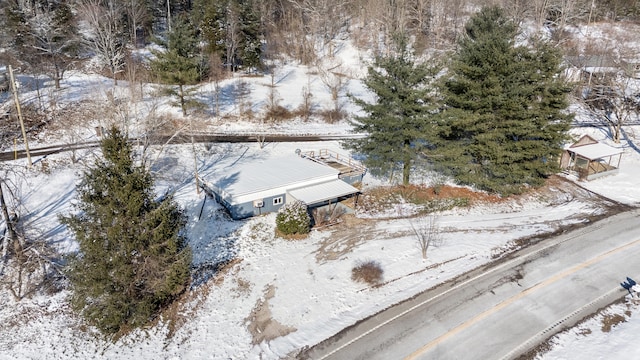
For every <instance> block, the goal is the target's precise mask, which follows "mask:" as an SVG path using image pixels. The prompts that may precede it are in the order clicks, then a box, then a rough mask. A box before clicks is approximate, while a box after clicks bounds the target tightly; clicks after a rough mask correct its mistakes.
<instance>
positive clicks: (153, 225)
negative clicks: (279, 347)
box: [61, 127, 191, 334]
mask: <svg viewBox="0 0 640 360" xmlns="http://www.w3.org/2000/svg"><path fill="white" fill-rule="evenodd" d="M101 147H102V153H103V156H104V159H101V160H97V161H96V163H95V166H94V167H93V168H91V169H90V170H89V171H87V172H85V173H84V176H83V179H82V182H81V184H80V185H79V186H78V188H77V191H78V194H79V202H78V203H77V205H76V207H77V210H79V212H78V213H77V214H76V215H71V216H68V217H63V218H62V219H61V220H62V222H63V223H64V224H66V225H67V226H68V228H69V229H70V230H71V231H72V232H73V233H74V234H75V237H76V240H77V241H78V244H79V252H78V253H77V255H74V256H72V257H71V258H70V261H69V264H68V267H67V274H68V277H69V280H70V281H71V284H72V288H73V295H72V304H73V307H74V308H75V309H76V310H78V311H79V312H80V313H81V314H82V315H83V316H84V317H85V318H86V319H87V321H88V322H89V323H91V324H93V325H95V326H96V327H97V328H98V329H100V330H101V331H102V332H103V333H105V334H113V333H117V332H119V331H121V330H126V329H130V328H133V327H139V326H141V325H144V324H146V323H147V322H148V321H149V320H151V319H152V318H153V317H154V316H155V315H156V314H157V313H158V311H159V310H160V309H162V308H163V307H164V306H166V305H167V304H168V303H170V302H171V301H172V300H173V299H175V298H176V297H177V296H178V295H179V294H180V293H182V292H183V291H184V290H185V289H186V287H187V285H188V283H189V279H190V274H189V268H190V265H191V250H190V248H189V247H188V246H187V244H186V243H185V239H184V238H183V236H182V235H181V232H182V228H183V226H184V223H185V219H184V216H183V214H182V212H181V210H180V209H179V208H178V206H177V205H176V204H175V202H174V201H173V199H172V197H171V196H166V197H165V198H164V199H162V200H160V201H155V200H154V198H155V195H154V192H153V181H152V179H151V175H150V174H149V172H148V171H147V170H146V169H145V168H143V167H141V166H136V165H135V164H134V161H133V159H132V154H131V145H130V144H129V142H128V141H127V138H126V137H125V136H124V135H123V134H122V133H121V132H120V131H119V130H118V129H116V128H115V127H113V128H111V130H110V131H109V133H108V135H107V136H106V137H105V139H104V140H103V141H102V143H101Z"/></svg>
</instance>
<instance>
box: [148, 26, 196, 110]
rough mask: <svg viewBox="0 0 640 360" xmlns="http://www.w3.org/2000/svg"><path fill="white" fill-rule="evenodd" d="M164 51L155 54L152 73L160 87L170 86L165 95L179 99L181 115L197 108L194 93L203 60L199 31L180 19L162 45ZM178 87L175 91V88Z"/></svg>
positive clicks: (154, 52)
mask: <svg viewBox="0 0 640 360" xmlns="http://www.w3.org/2000/svg"><path fill="white" fill-rule="evenodd" d="M159 43H160V45H162V46H164V47H165V50H164V51H152V53H153V55H155V57H156V58H155V59H154V60H152V61H151V71H152V72H153V73H154V74H155V75H156V76H157V77H158V79H159V80H160V82H161V83H163V84H166V85H170V87H168V88H166V93H167V94H168V95H171V96H175V97H177V98H178V103H179V105H180V108H181V109H182V115H184V116H186V115H187V109H189V108H190V107H194V106H195V105H196V104H195V102H194V100H192V98H191V95H192V92H193V91H192V89H190V88H187V86H188V85H195V84H197V83H198V81H200V75H201V73H202V71H201V70H202V59H201V57H200V56H199V55H200V51H199V46H198V36H197V33H196V29H195V28H194V27H193V25H192V24H191V22H190V21H188V19H186V18H185V17H179V18H178V19H177V21H176V22H175V23H174V24H173V26H172V27H171V31H170V32H169V34H168V36H167V41H159ZM175 85H177V86H178V89H177V90H176V89H175V88H173V86H175Z"/></svg>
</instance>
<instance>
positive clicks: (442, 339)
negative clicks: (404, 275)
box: [301, 210, 640, 360]
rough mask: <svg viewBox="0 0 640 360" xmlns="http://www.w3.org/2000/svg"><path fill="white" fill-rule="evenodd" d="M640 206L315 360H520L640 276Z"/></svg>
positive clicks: (368, 326)
mask: <svg viewBox="0 0 640 360" xmlns="http://www.w3.org/2000/svg"><path fill="white" fill-rule="evenodd" d="M639 219H640V210H633V211H627V212H624V213H621V214H618V215H615V216H612V217H610V218H607V219H604V220H600V221H598V222H595V223H593V224H590V225H587V226H585V227H583V228H580V229H578V230H575V231H572V232H570V233H566V234H564V235H561V236H558V237H554V238H552V239H547V240H544V241H541V242H539V243H537V244H536V245H534V246H531V247H529V248H526V249H524V250H521V251H519V252H517V253H515V254H512V257H511V258H508V259H506V260H505V261H502V262H500V263H498V264H490V265H487V266H486V267H483V268H479V269H476V270H474V271H472V272H470V273H468V274H465V275H464V276H463V277H462V278H459V279H457V280H456V282H453V283H451V282H450V283H445V284H442V285H440V286H438V287H436V288H434V289H431V290H429V291H427V292H425V293H422V294H420V295H419V296H417V297H415V298H414V299H411V300H409V301H406V302H404V303H402V304H399V305H397V306H394V307H392V308H390V309H388V310H385V311H383V312H381V313H379V314H377V315H375V316H373V317H371V318H368V319H366V320H363V321H362V322H360V323H358V324H356V325H354V326H352V327H350V328H347V329H345V330H343V331H342V332H340V333H339V334H337V335H335V336H334V337H332V338H330V339H327V340H325V341H324V342H322V343H320V344H318V345H316V346H314V347H313V348H311V349H309V350H308V351H306V352H305V353H304V354H302V355H301V357H302V358H310V359H350V360H351V359H354V360H355V359H367V360H370V359H371V360H372V359H514V358H517V357H518V356H519V355H522V354H524V353H526V352H527V351H528V350H531V349H533V348H534V347H536V346H537V345H538V344H540V343H541V342H543V341H544V340H545V339H547V338H548V337H550V336H551V335H553V334H554V333H556V332H559V331H561V330H564V329H565V328H568V327H571V326H573V325H574V324H575V323H576V322H578V321H579V320H581V319H582V318H584V317H585V316H587V315H589V314H592V313H594V312H595V311H597V310H598V309H599V308H601V307H604V306H607V305H609V304H611V303H612V302H615V301H616V300H619V299H620V298H622V297H623V296H624V295H625V294H626V291H625V290H624V289H622V287H621V286H620V285H619V283H620V282H621V281H623V280H624V279H625V277H626V276H630V277H632V278H637V279H636V280H640V262H639V261H638V259H640V227H638V220H639Z"/></svg>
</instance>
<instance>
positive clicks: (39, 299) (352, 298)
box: [0, 45, 640, 360]
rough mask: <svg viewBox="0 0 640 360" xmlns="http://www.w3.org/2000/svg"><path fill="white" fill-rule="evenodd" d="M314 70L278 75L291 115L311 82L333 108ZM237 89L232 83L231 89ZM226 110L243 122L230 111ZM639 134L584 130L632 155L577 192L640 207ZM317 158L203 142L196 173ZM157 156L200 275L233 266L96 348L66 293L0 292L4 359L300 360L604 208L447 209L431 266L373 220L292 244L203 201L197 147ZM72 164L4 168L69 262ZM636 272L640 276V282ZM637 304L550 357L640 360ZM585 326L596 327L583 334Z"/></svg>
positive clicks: (77, 167)
mask: <svg viewBox="0 0 640 360" xmlns="http://www.w3.org/2000/svg"><path fill="white" fill-rule="evenodd" d="M339 49H340V50H341V51H342V53H341V54H342V56H343V57H342V58H343V59H345V60H344V61H345V64H352V63H353V62H355V61H356V60H358V59H359V56H361V54H360V55H359V54H356V53H355V52H354V51H353V50H352V49H350V48H347V47H346V45H345V48H339ZM364 56H365V57H366V54H365V55H364ZM354 59H355V60H354ZM345 66H346V65H345ZM354 69H359V68H354ZM309 72H310V71H309V69H303V68H298V67H294V66H288V67H287V66H285V67H284V68H283V70H282V72H281V73H280V76H279V80H280V81H279V84H280V85H279V87H278V91H279V94H280V97H281V99H282V104H283V105H285V106H290V107H295V106H297V105H298V104H299V103H300V101H301V100H300V94H301V87H302V86H304V85H307V84H313V85H312V86H315V88H314V89H315V90H314V91H315V93H314V94H315V95H314V96H315V101H317V103H318V104H319V105H318V106H325V107H330V106H331V100H330V98H329V96H328V94H327V91H326V89H324V88H323V87H322V84H321V83H320V82H319V80H317V79H315V80H314V79H308V76H309V75H308V73H309ZM353 74H354V75H353V76H354V79H353V80H352V81H350V82H349V85H348V91H349V92H351V93H354V94H359V95H361V96H366V93H365V92H364V90H363V89H362V87H361V85H360V83H359V82H358V81H357V76H358V74H359V73H357V72H355V70H354V73H353ZM229 81H230V83H229V86H231V85H232V83H231V82H232V81H235V80H229ZM246 81H252V83H251V88H252V94H253V96H254V97H255V99H257V100H256V101H255V102H254V104H259V103H260V102H261V101H265V100H264V99H266V97H267V96H268V94H267V93H266V91H267V90H266V86H264V85H265V84H266V83H268V81H269V80H268V79H267V78H247V79H246ZM64 86H65V90H64V91H63V92H61V93H62V94H67V95H66V97H61V98H60V99H58V101H60V102H65V101H67V102H69V103H73V101H77V100H78V98H79V97H81V96H82V95H83V94H85V95H86V94H97V95H96V96H102V95H104V94H105V93H106V92H105V91H104V90H99V89H101V88H102V89H104V88H105V87H107V88H108V87H110V86H112V84H111V83H110V81H109V80H105V79H102V78H99V77H96V76H85V75H80V74H70V76H69V77H68V78H67V79H66V80H65V82H64ZM112 90H113V91H114V92H121V93H126V91H127V88H126V84H124V83H120V84H119V87H118V88H116V89H112ZM208 91H210V89H209V90H207V89H206V88H205V89H202V94H207V93H208ZM101 94H102V95H101ZM203 96H205V95H203ZM261 99H262V100H261ZM149 101H151V99H148V101H147V102H146V103H145V102H142V103H141V104H140V108H144V107H145V106H147V108H149V107H150V105H149ZM154 101H157V99H155V100H154ZM345 101H346V100H345ZM323 104H324V105H323ZM163 106H164V105H163ZM256 106H257V105H256ZM349 106H350V105H348V103H346V102H345V107H346V108H347V111H356V110H355V109H353V108H350V107H349ZM224 109H225V111H228V112H233V111H235V110H234V107H233V105H232V104H231V103H229V104H227V105H226V106H225V107H224ZM165 110H167V111H168V110H169V109H168V108H165ZM170 111H174V112H175V111H176V109H170ZM96 125H100V123H87V124H85V128H84V130H82V131H78V130H74V131H75V132H73V134H72V133H71V131H69V132H68V133H65V134H62V135H61V136H59V137H56V136H58V134H53V133H44V134H42V135H41V140H40V141H41V145H43V144H45V143H47V142H55V141H60V142H65V141H69V139H71V138H72V137H73V138H75V140H76V141H79V139H82V140H90V139H93V138H95V136H94V135H93V133H92V129H93V126H96ZM212 126H215V127H216V129H217V130H219V131H228V132H233V131H245V132H249V131H258V130H259V131H272V132H281V131H286V132H290V133H313V134H318V133H322V134H341V133H345V132H347V131H348V126H347V124H345V123H338V124H334V125H327V124H324V123H319V122H310V123H305V122H295V123H293V124H288V125H287V126H286V128H285V127H284V126H282V125H278V126H275V125H274V126H273V127H264V126H263V125H261V126H257V125H256V124H255V123H251V122H237V123H234V124H225V125H224V126H223V125H215V124H214V125H212ZM638 132H640V128H628V129H627V136H628V139H627V140H628V141H625V142H623V143H622V144H620V145H617V144H612V143H610V142H609V141H608V140H607V134H606V133H605V132H603V131H600V130H596V129H580V130H575V134H574V135H576V138H577V137H579V135H582V134H585V133H588V134H590V135H591V136H593V137H594V138H596V139H598V140H602V141H604V142H607V143H609V144H610V145H613V146H620V147H622V148H623V149H624V155H623V158H622V162H621V164H620V172H619V173H618V174H617V175H615V176H609V177H604V178H601V179H598V180H595V181H591V182H581V183H580V185H582V186H584V187H586V188H588V189H590V190H593V191H595V192H597V193H599V194H601V195H603V196H606V197H609V198H611V199H613V200H617V201H620V202H623V203H625V204H629V205H635V206H637V205H640V186H639V185H640V180H639V179H640V154H639V153H638V151H637V148H636V147H634V146H630V145H629V144H631V142H635V144H640V139H637V138H636V135H635V133H638ZM320 147H322V148H329V149H331V150H335V151H338V152H341V153H346V151H345V150H343V149H342V148H341V146H340V144H339V143H338V142H323V143H321V144H320V143H312V142H309V143H271V144H266V146H265V147H264V148H260V147H259V146H258V144H256V143H247V144H233V145H224V144H215V145H212V144H208V145H206V146H205V145H202V144H200V145H197V146H196V151H195V153H196V163H197V167H198V171H199V173H200V174H201V176H202V177H203V178H204V179H206V176H207V173H208V172H210V171H212V169H214V168H215V164H216V161H217V160H218V159H220V158H221V157H222V156H237V158H238V161H250V160H252V159H254V160H255V159H256V158H261V157H270V156H280V155H283V154H290V153H293V152H294V151H295V149H301V150H303V151H306V150H319V148H320ZM154 151H156V153H149V154H146V155H147V156H148V157H149V159H153V161H152V162H151V163H152V166H151V169H152V171H153V172H154V174H155V176H156V179H157V186H158V193H162V192H163V191H165V190H166V189H169V190H171V191H175V193H176V199H177V200H178V202H179V203H180V204H181V205H182V206H183V207H184V208H185V210H186V212H187V214H188V215H189V222H188V224H187V235H188V238H189V242H190V245H191V246H192V248H193V252H194V267H195V268H197V269H207V266H208V265H211V264H216V263H220V262H225V261H228V262H229V265H227V266H226V267H224V268H223V269H220V270H219V271H218V272H217V273H216V274H215V275H214V276H213V277H207V274H209V273H207V272H198V273H197V274H196V275H198V276H199V277H196V280H198V281H197V282H196V284H195V285H194V288H193V289H192V291H190V293H189V294H187V296H186V297H185V299H184V302H183V305H182V306H181V307H179V308H177V309H174V311H173V312H172V314H171V316H170V317H167V318H164V319H159V320H158V321H157V323H155V324H154V325H153V326H151V327H149V328H146V329H141V330H137V331H134V332H133V333H131V334H129V335H127V336H124V337H122V338H120V339H118V340H117V341H115V342H112V341H108V340H105V339H102V338H101V337H100V336H99V335H98V334H97V333H96V331H95V330H94V329H91V328H89V327H86V326H84V325H83V324H82V322H81V320H80V319H79V318H78V317H77V316H75V315H74V314H73V313H72V312H71V310H70V309H69V306H68V304H67V303H66V301H67V297H68V295H69V294H68V292H67V291H61V292H58V293H53V294H39V295H35V296H33V297H32V298H25V299H23V300H21V301H19V302H18V301H16V300H15V299H14V298H13V297H12V296H11V295H10V293H9V292H7V291H5V290H2V291H0V304H2V305H1V306H0V323H1V324H3V325H2V326H0V359H90V358H100V359H102V358H106V359H136V360H146V359H149V360H151V359H280V358H286V357H289V356H295V354H296V353H297V351H298V350H299V349H301V348H304V347H307V346H312V345H314V344H316V343H318V342H320V341H322V340H324V339H325V338H327V337H329V336H331V335H333V334H335V333H337V332H338V331H340V330H341V329H343V328H344V327H346V326H349V325H351V324H353V323H354V322H356V321H357V320H359V319H362V318H364V317H366V316H369V315H371V314H373V313H376V312H378V311H379V310H381V309H384V308H386V307H388V306H390V305H392V304H395V303H397V302H400V301H402V300H403V299H406V298H408V297H411V296H413V295H414V294H416V293H419V292H421V291H423V290H425V289H427V288H430V287H432V286H434V285H436V284H438V283H441V282H443V281H446V280H447V279H451V278H453V277H455V276H456V275H458V274H461V273H463V272H465V271H467V270H470V269H473V268H475V267H477V266H479V265H482V264H485V263H487V262H488V261H491V260H492V258H493V257H494V256H495V255H496V254H500V253H502V252H503V251H507V250H508V249H513V248H514V247H515V245H514V242H515V241H516V240H517V239H519V238H522V237H527V236H531V235H535V234H543V233H546V232H551V231H554V230H555V229H557V228H558V227H559V226H565V225H570V224H572V223H579V222H582V221H584V218H585V217H587V216H589V215H593V214H597V213H598V212H600V211H601V209H600V208H599V207H598V203H597V202H596V201H585V200H584V199H583V198H576V199H573V198H571V197H570V196H569V195H566V196H567V197H565V198H562V197H561V198H560V200H561V201H558V198H547V197H544V196H532V197H530V198H527V199H526V201H517V202H515V201H514V202H507V203H506V204H501V205H500V206H488V205H482V206H478V207H474V208H471V209H465V210H459V211H449V212H446V213H443V214H440V219H439V224H440V226H441V228H442V229H443V233H442V235H443V242H442V244H441V245H440V246H439V247H436V248H433V249H431V250H430V253H429V257H428V259H427V260H423V259H422V257H421V254H420V250H419V248H418V247H417V244H416V240H415V237H414V236H413V235H412V234H411V232H410V230H411V225H410V223H409V221H408V220H406V219H397V220H376V219H369V220H367V221H366V222H365V223H364V224H361V225H358V226H361V227H358V228H355V229H351V230H352V231H350V232H345V231H344V229H341V228H335V229H334V228H327V229H321V230H314V231H312V232H311V234H310V235H309V236H308V237H307V238H306V239H303V240H297V241H288V240H284V239H281V238H278V237H276V236H274V225H275V220H274V219H275V216H274V215H266V216H261V217H257V218H252V219H248V220H244V221H230V220H229V219H227V218H226V216H224V213H223V211H222V209H221V208H220V206H219V205H218V204H216V203H215V202H213V201H212V200H211V199H205V197H204V195H203V194H201V193H200V194H198V193H197V192H196V188H195V183H194V164H193V156H194V155H193V151H192V149H191V145H188V146H177V145H175V146H174V145H172V146H166V147H164V148H163V149H162V151H158V150H157V149H155V150H154ZM75 156H77V157H78V158H79V159H80V161H78V162H76V163H73V162H72V161H71V159H70V157H71V155H70V154H69V153H63V154H58V155H55V156H49V157H47V158H46V159H42V158H35V159H34V162H35V164H34V166H33V167H32V168H26V166H25V164H26V163H25V161H24V160H20V161H15V162H9V163H6V164H4V165H3V166H4V167H5V168H8V169H10V170H11V171H9V174H11V176H13V178H12V180H11V181H12V183H13V184H14V185H15V186H16V187H17V188H18V189H19V190H18V191H17V192H16V195H17V198H18V199H19V201H20V202H19V204H18V205H19V207H18V208H19V211H20V213H21V216H22V219H23V220H24V228H25V230H26V231H27V234H28V235H29V236H31V237H32V238H38V239H45V240H46V241H48V242H49V243H51V244H54V245H55V246H56V247H57V249H59V250H60V251H62V252H70V251H74V250H75V249H76V247H75V244H74V242H73V241H72V239H71V238H70V237H69V233H68V232H67V231H66V229H64V228H63V227H62V226H61V225H60V224H59V222H58V217H57V216H58V215H59V214H66V213H68V212H69V211H71V206H70V204H71V202H72V200H73V199H74V196H75V184H76V183H77V181H78V179H79V174H80V173H81V172H82V171H83V170H84V169H85V167H84V166H86V165H87V164H91V162H92V159H93V157H94V156H96V153H95V151H90V150H87V151H83V152H78V153H77V154H75ZM572 180H575V179H572ZM384 183H386V182H385V180H381V179H378V178H374V177H372V176H371V175H367V176H366V177H365V179H364V184H365V190H366V187H370V186H374V185H378V184H384ZM405 211H410V209H409V210H406V209H404V208H403V207H402V206H398V207H394V208H393V209H389V212H388V213H385V214H380V215H381V216H384V217H385V218H387V217H393V216H398V215H402V214H403V213H404V212H405ZM568 214H571V215H572V216H567V215H568ZM366 260H375V261H377V262H379V263H380V264H381V267H382V269H383V271H384V281H385V285H384V286H380V287H376V288H371V287H368V286H367V285H364V284H362V283H356V282H354V281H352V280H351V269H352V268H353V267H354V265H355V264H357V263H358V262H359V261H366ZM636 275H637V277H639V278H640V274H636ZM629 306H630V314H631V315H626V314H625V311H626V310H627V305H626V304H625V305H618V306H616V307H613V308H611V309H610V310H608V311H610V312H613V313H617V314H623V315H624V316H625V318H626V319H627V321H626V322H623V323H620V324H619V325H617V326H614V327H613V328H612V329H611V331H609V332H602V331H601V330H600V329H599V327H600V325H599V324H600V323H599V320H598V318H594V319H593V320H591V321H590V322H588V323H585V324H583V325H580V326H579V327H578V328H577V329H576V330H571V331H570V332H568V333H566V334H563V335H561V336H559V337H558V338H557V339H556V340H554V341H553V342H554V344H556V345H554V348H553V349H552V350H551V351H550V352H548V353H546V354H545V355H544V356H543V357H542V358H543V359H594V358H601V359H614V358H615V359H622V358H624V359H629V358H634V357H635V358H639V357H640V350H638V349H639V348H638V347H637V345H635V344H634V341H632V340H631V339H632V338H631V337H632V336H633V334H635V333H636V332H637V331H639V330H640V320H639V318H640V315H638V313H637V311H635V310H636V306H635V305H629ZM586 327H589V328H590V329H592V330H590V331H584V330H581V329H584V328H586ZM587 333H588V334H587Z"/></svg>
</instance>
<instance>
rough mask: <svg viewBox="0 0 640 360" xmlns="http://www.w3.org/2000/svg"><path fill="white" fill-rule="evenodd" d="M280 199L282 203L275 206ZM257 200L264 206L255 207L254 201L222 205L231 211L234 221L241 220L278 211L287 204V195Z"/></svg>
mask: <svg viewBox="0 0 640 360" xmlns="http://www.w3.org/2000/svg"><path fill="white" fill-rule="evenodd" d="M278 198H281V199H282V201H281V202H280V203H279V204H274V200H275V199H278ZM216 200H217V199H216ZM255 200H262V203H263V206H262V207H260V208H257V207H255V206H253V205H254V200H252V201H247V202H244V203H241V204H235V205H231V204H229V203H223V202H220V203H221V204H222V205H223V206H224V207H226V208H227V209H228V210H229V213H230V214H231V217H232V218H233V219H234V220H240V219H245V218H248V217H251V216H256V215H261V214H268V213H272V212H276V211H278V210H279V209H280V208H281V207H282V205H284V204H286V201H287V195H286V194H276V195H273V196H269V197H265V198H256V199H255Z"/></svg>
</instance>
